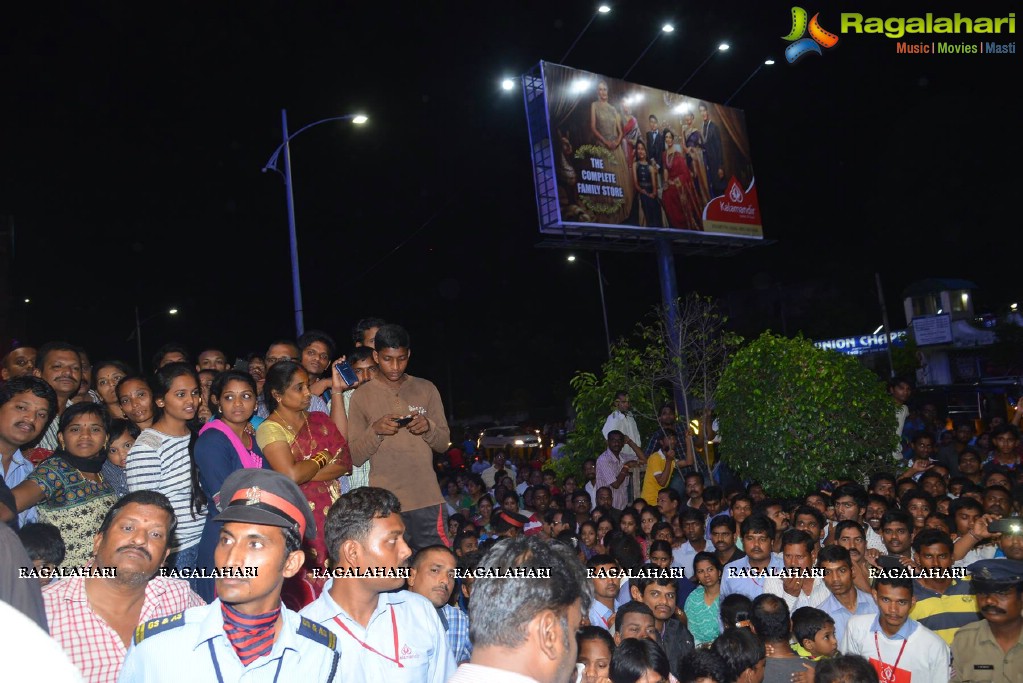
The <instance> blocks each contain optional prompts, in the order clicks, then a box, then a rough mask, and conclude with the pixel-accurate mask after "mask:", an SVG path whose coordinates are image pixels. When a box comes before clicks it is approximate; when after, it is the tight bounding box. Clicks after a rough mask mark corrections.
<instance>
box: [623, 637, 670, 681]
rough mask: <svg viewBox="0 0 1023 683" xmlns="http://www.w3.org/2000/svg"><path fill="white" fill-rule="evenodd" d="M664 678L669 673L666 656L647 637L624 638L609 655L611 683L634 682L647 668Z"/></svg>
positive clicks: (659, 647)
mask: <svg viewBox="0 0 1023 683" xmlns="http://www.w3.org/2000/svg"><path fill="white" fill-rule="evenodd" d="M651 669H652V670H654V671H656V672H657V674H658V675H659V676H660V677H661V678H662V679H664V680H667V679H668V675H669V674H670V673H671V672H670V671H669V669H670V667H669V666H668V656H667V655H666V654H664V650H663V649H662V648H661V646H660V645H658V644H657V643H655V642H654V641H652V640H649V639H647V638H626V639H625V640H623V641H622V644H621V645H619V646H618V647H617V648H616V649H615V650H614V654H613V655H612V656H611V670H610V671H609V672H608V677H609V678H610V679H611V683H636V681H638V680H639V679H641V678H643V676H644V674H646V672H647V671H649V670H651Z"/></svg>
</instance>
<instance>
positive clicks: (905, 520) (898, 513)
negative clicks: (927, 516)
mask: <svg viewBox="0 0 1023 683" xmlns="http://www.w3.org/2000/svg"><path fill="white" fill-rule="evenodd" d="M892 522H896V523H899V524H904V525H906V528H907V529H909V530H910V531H913V518H912V517H910V515H909V513H908V512H904V511H903V510H889V511H888V512H886V513H884V517H882V518H881V529H882V530H883V529H884V528H885V527H886V526H888V525H889V524H891V523H892Z"/></svg>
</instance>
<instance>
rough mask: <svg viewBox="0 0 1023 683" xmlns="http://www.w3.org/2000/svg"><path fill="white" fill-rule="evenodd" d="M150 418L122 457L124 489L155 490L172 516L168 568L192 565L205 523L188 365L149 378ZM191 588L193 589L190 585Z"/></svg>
mask: <svg viewBox="0 0 1023 683" xmlns="http://www.w3.org/2000/svg"><path fill="white" fill-rule="evenodd" d="M150 389H151V390H152V393H153V402H154V404H155V407H154V409H155V412H156V420H155V421H154V422H153V426H152V427H150V428H149V429H146V430H145V431H143V432H142V434H140V435H139V438H138V439H137V440H136V441H135V445H134V446H132V449H131V452H129V453H128V463H127V465H126V466H125V475H126V476H127V479H128V490H129V491H142V490H150V491H159V492H160V493H162V494H164V495H165V496H167V498H168V499H170V502H171V506H172V507H173V508H174V513H175V514H176V515H177V517H178V526H177V531H176V532H175V535H174V539H173V540H172V542H171V544H170V550H171V556H170V557H169V558H168V565H169V566H174V567H177V568H178V569H181V568H185V567H188V568H192V567H195V566H196V557H197V553H198V548H199V537H200V536H202V528H203V525H204V523H205V521H206V517H205V515H206V512H205V503H206V500H205V496H203V494H202V490H201V489H200V488H199V485H198V477H197V476H196V468H195V465H194V457H193V454H192V446H193V444H194V436H193V431H192V429H191V428H190V426H189V422H191V421H192V420H193V419H194V418H195V416H196V412H197V411H198V410H199V402H200V396H201V394H200V391H199V378H198V377H197V376H196V373H195V370H194V369H193V368H192V366H190V365H187V364H185V363H170V364H168V365H165V366H163V367H162V368H160V369H159V370H157V371H156V374H155V375H154V376H153V377H152V378H151V380H150ZM193 590H195V586H193Z"/></svg>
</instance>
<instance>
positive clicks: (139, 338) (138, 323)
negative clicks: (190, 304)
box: [128, 306, 178, 374]
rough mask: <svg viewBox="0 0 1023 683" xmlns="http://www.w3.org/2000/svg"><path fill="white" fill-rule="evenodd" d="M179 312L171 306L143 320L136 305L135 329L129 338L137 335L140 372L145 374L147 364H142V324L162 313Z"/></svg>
mask: <svg viewBox="0 0 1023 683" xmlns="http://www.w3.org/2000/svg"><path fill="white" fill-rule="evenodd" d="M177 314H178V309H176V308H171V309H168V310H166V311H160V312H159V313H154V314H153V315H151V316H149V317H148V318H145V319H143V320H139V307H138V306H136V307H135V331H134V332H132V333H131V334H130V335H128V340H129V341H131V338H132V337H135V346H136V348H137V349H138V353H139V373H141V374H145V372H146V369H145V366H144V365H143V364H142V326H143V325H145V324H146V323H147V322H149V321H150V320H152V319H153V318H159V317H160V316H161V315H177Z"/></svg>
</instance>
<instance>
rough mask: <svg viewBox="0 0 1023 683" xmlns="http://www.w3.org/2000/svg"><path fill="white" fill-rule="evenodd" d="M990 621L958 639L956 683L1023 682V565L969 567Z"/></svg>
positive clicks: (996, 563) (994, 561) (1001, 562)
mask: <svg viewBox="0 0 1023 683" xmlns="http://www.w3.org/2000/svg"><path fill="white" fill-rule="evenodd" d="M969 571H970V574H971V575H972V577H973V581H972V583H973V591H974V593H976V594H977V607H978V608H979V609H980V613H981V615H982V616H983V617H984V619H983V620H982V621H977V622H974V623H972V624H969V625H967V626H964V627H962V628H961V629H959V631H958V632H957V633H956V635H955V638H954V639H953V640H952V679H951V680H952V681H953V682H955V683H969V682H971V681H978V682H979V681H990V682H992V683H1016V682H1018V681H1020V680H1021V677H1023V562H1019V561H1017V560H1009V559H1004V558H1000V559H991V560H980V561H979V562H974V563H973V564H971V565H970V566H969Z"/></svg>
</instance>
